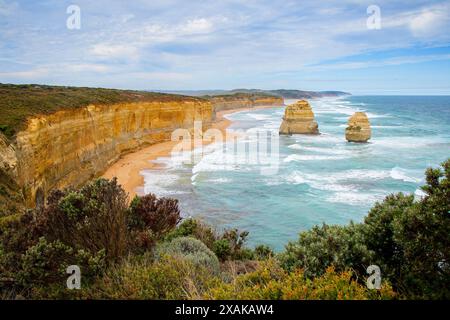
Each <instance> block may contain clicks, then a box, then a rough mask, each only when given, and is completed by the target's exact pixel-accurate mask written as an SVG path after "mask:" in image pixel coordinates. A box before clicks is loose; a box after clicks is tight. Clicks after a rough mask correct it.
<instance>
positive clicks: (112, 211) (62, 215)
mask: <svg viewBox="0 0 450 320" xmlns="http://www.w3.org/2000/svg"><path fill="white" fill-rule="evenodd" d="M37 210H38V212H37V214H36V219H35V221H36V223H35V228H34V229H35V230H34V232H35V233H37V234H38V235H39V236H45V238H46V239H47V240H49V241H51V242H52V241H56V240H58V241H61V242H62V243H64V244H66V245H69V246H72V247H73V248H74V249H83V250H87V251H89V252H90V253H92V254H96V253H97V252H99V251H100V250H102V249H104V250H105V253H106V257H107V260H108V261H113V260H117V259H119V258H120V257H122V256H123V255H125V253H126V252H127V250H128V239H127V225H126V218H127V194H126V193H125V191H124V190H123V189H122V188H121V186H120V185H119V184H118V183H117V179H116V178H114V179H112V180H110V181H109V180H105V179H97V180H94V181H93V182H91V183H88V184H87V185H86V186H84V187H83V188H81V189H80V190H64V191H60V190H56V191H53V192H52V193H51V194H50V195H49V197H48V200H47V205H46V206H45V207H44V208H42V209H37Z"/></svg>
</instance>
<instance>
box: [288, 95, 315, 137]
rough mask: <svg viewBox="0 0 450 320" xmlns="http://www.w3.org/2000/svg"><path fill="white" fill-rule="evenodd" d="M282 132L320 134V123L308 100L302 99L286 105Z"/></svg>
mask: <svg viewBox="0 0 450 320" xmlns="http://www.w3.org/2000/svg"><path fill="white" fill-rule="evenodd" d="M279 132H280V134H296V133H300V134H318V133H319V125H318V124H317V122H316V121H315V120H314V113H313V112H312V109H311V106H310V105H309V103H308V101H306V100H300V101H298V102H296V103H294V104H291V105H289V106H287V107H286V110H285V111H284V117H283V122H282V123H281V126H280V130H279Z"/></svg>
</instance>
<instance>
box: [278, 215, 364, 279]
mask: <svg viewBox="0 0 450 320" xmlns="http://www.w3.org/2000/svg"><path fill="white" fill-rule="evenodd" d="M361 228H362V226H361V225H360V224H353V223H351V224H350V225H348V226H337V225H327V224H323V225H322V226H315V227H313V228H312V229H311V230H308V231H304V232H301V233H300V236H299V239H298V240H297V241H295V242H289V243H288V244H287V245H286V248H285V250H284V251H283V252H282V253H281V254H280V255H279V259H280V261H281V264H282V266H283V267H284V268H285V269H286V270H290V271H292V270H295V269H297V268H302V269H304V273H305V275H306V276H308V277H316V276H320V275H322V274H323V273H325V271H326V270H327V268H328V267H331V266H333V267H334V268H335V269H336V270H337V271H338V272H341V271H344V270H346V269H353V270H355V271H356V272H357V273H358V274H365V272H366V271H365V270H366V268H367V266H369V265H370V264H371V262H372V261H373V252H372V251H370V250H369V249H368V248H367V246H366V245H365V243H364V238H363V233H362V230H361Z"/></svg>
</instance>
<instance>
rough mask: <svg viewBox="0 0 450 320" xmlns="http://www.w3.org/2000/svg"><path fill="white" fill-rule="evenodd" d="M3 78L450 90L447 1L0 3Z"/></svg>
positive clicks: (185, 86) (154, 85)
mask: <svg viewBox="0 0 450 320" xmlns="http://www.w3.org/2000/svg"><path fill="white" fill-rule="evenodd" d="M73 6H76V7H75V8H76V9H75V10H74V9H73V8H74V7H73ZM78 13H79V14H78ZM78 18H79V19H78ZM78 21H79V24H77V22H78ZM0 82H1V83H38V84H52V85H73V86H90V87H107V88H121V89H137V90H200V89H202V90H206V89H235V88H260V89H280V88H284V89H301V90H342V91H347V92H351V93H352V94H380V95H385V94H386V95H391V94H405V95H415V94H417V95H419V94H420V95H435V94H450V0H447V1H422V0H399V1H393V0H390V1H387V0H386V1H385V0H370V1H364V0H360V1H357V0H340V1H328V0H321V1H318V0H311V1H310V0H304V1H301V0H297V1H291V0H281V1H279V0H246V1H244V0H228V1H225V0H223V1H221V0H214V1H208V0H203V1H197V0H189V1H186V0H164V1H163V0H133V1H119V0H95V1H92V0H72V1H65V0H40V1H34V0H33V1H31V0H27V1H25V0H23V1H10V0H0Z"/></svg>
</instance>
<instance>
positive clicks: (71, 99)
mask: <svg viewBox="0 0 450 320" xmlns="http://www.w3.org/2000/svg"><path fill="white" fill-rule="evenodd" d="M198 99H199V98H194V97H186V96H181V95H171V94H164V93H154V92H145V91H133V90H116V89H103V88H86V87H64V86H47V85H37V84H23V85H13V84H1V83H0V106H1V107H0V133H3V134H4V135H5V136H6V137H8V138H12V137H13V136H14V134H15V133H16V132H18V131H20V129H21V128H23V125H24V123H25V120H26V119H27V118H28V117H30V116H34V115H40V114H50V113H53V112H56V111H59V110H64V109H75V108H79V107H83V106H87V105H89V104H98V105H103V104H113V103H119V102H138V101H155V100H156V101H180V100H198Z"/></svg>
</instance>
